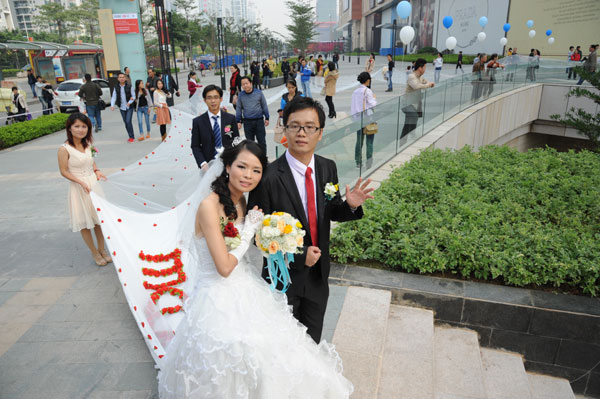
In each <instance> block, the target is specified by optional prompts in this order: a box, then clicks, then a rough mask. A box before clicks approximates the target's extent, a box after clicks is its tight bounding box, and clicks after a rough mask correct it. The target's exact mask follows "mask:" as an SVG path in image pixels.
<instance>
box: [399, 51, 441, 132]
mask: <svg viewBox="0 0 600 399" xmlns="http://www.w3.org/2000/svg"><path fill="white" fill-rule="evenodd" d="M426 67H427V61H425V59H423V58H419V59H417V61H415V70H414V72H413V73H411V74H410V75H408V80H407V82H406V92H405V93H406V103H407V104H408V105H406V106H405V107H403V108H402V112H404V114H405V115H406V117H405V119H404V127H403V128H402V134H401V135H400V138H402V137H404V136H406V135H407V134H409V133H410V132H412V131H413V130H415V129H416V128H417V122H418V121H419V118H420V117H421V116H422V115H423V102H422V98H421V89H427V88H429V87H433V86H435V84H434V83H433V82H428V81H427V80H425V78H424V77H423V75H424V74H425V68H426Z"/></svg>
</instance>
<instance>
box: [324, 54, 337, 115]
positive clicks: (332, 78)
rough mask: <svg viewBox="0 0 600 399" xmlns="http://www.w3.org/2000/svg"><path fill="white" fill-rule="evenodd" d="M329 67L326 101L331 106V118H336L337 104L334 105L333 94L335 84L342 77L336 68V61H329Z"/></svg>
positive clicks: (326, 78)
mask: <svg viewBox="0 0 600 399" xmlns="http://www.w3.org/2000/svg"><path fill="white" fill-rule="evenodd" d="M327 68H328V69H329V72H328V73H327V76H325V102H326V103H327V107H328V108H329V118H335V117H337V114H336V112H335V106H334V105H333V96H335V86H336V84H337V80H338V78H339V77H340V73H339V72H338V71H337V69H335V63H334V62H333V61H329V63H327Z"/></svg>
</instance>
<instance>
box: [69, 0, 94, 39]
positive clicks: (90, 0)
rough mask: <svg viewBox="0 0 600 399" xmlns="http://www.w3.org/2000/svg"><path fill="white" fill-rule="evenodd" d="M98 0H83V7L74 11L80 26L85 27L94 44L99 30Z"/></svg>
mask: <svg viewBox="0 0 600 399" xmlns="http://www.w3.org/2000/svg"><path fill="white" fill-rule="evenodd" d="M98 8H99V4H98V0H83V1H82V2H81V5H80V6H78V7H77V8H75V9H74V10H73V15H74V17H75V18H76V19H77V24H78V25H83V26H85V29H86V30H87V33H88V35H89V36H90V38H91V41H92V43H93V42H94V41H95V38H96V32H97V29H98Z"/></svg>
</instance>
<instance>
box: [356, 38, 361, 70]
mask: <svg viewBox="0 0 600 399" xmlns="http://www.w3.org/2000/svg"><path fill="white" fill-rule="evenodd" d="M356 65H360V31H358V51H357V52H356Z"/></svg>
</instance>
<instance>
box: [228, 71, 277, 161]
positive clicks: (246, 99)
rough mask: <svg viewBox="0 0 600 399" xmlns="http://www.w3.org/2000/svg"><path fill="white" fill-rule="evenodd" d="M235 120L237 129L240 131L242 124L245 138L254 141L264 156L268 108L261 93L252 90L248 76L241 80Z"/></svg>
mask: <svg viewBox="0 0 600 399" xmlns="http://www.w3.org/2000/svg"><path fill="white" fill-rule="evenodd" d="M235 119H236V120H237V122H238V129H241V128H242V124H243V125H244V135H245V136H246V138H247V139H248V140H252V141H254V140H255V139H256V141H257V142H258V145H259V147H260V148H262V150H263V151H264V152H265V154H266V153H267V140H266V135H267V133H266V131H265V127H266V126H269V107H268V105H267V100H266V99H265V95H264V94H263V93H262V91H260V90H258V89H253V88H252V79H251V78H250V77H249V76H244V77H243V78H242V91H241V93H240V94H239V96H238V102H237V108H236V112H235Z"/></svg>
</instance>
